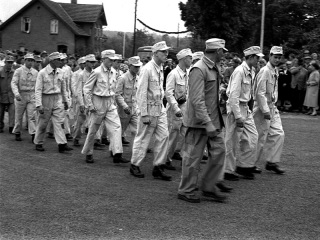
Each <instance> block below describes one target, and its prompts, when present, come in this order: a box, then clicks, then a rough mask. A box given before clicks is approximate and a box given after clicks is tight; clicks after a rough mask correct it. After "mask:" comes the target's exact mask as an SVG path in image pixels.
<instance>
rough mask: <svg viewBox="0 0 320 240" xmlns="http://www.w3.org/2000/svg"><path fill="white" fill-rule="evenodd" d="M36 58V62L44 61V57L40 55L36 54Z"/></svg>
mask: <svg viewBox="0 0 320 240" xmlns="http://www.w3.org/2000/svg"><path fill="white" fill-rule="evenodd" d="M34 60H35V61H36V62H42V58H41V57H40V55H34Z"/></svg>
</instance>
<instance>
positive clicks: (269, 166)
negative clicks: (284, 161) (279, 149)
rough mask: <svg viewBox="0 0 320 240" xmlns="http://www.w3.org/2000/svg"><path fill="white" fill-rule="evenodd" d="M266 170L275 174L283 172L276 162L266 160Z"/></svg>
mask: <svg viewBox="0 0 320 240" xmlns="http://www.w3.org/2000/svg"><path fill="white" fill-rule="evenodd" d="M266 170H268V171H273V172H275V173H277V174H284V173H285V171H284V170H283V169H281V168H280V167H279V166H278V164H276V163H271V162H267V164H266Z"/></svg>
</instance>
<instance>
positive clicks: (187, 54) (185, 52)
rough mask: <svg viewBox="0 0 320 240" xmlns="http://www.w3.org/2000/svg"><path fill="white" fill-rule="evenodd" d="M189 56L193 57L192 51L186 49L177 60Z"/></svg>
mask: <svg viewBox="0 0 320 240" xmlns="http://www.w3.org/2000/svg"><path fill="white" fill-rule="evenodd" d="M187 56H191V57H192V52H191V49H190V48H185V49H182V50H181V51H180V52H178V53H177V59H178V60H180V59H182V58H184V57H187Z"/></svg>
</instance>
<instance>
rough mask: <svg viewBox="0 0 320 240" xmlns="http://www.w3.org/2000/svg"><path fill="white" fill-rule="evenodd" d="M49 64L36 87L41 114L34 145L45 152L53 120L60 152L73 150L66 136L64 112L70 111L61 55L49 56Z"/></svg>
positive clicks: (39, 74)
mask: <svg viewBox="0 0 320 240" xmlns="http://www.w3.org/2000/svg"><path fill="white" fill-rule="evenodd" d="M48 58H49V64H48V65H47V66H46V67H45V68H43V69H42V70H40V72H39V73H38V77H37V81H36V86H35V100H36V108H37V110H38V112H39V120H38V126H37V129H36V135H35V139H34V143H35V144H36V150H38V151H44V148H43V146H42V145H43V142H44V137H45V133H46V128H47V125H48V122H49V120H50V118H51V121H52V124H53V130H54V137H55V139H56V142H57V143H58V147H59V152H60V153H67V152H66V151H70V150H72V148H70V147H69V146H68V145H67V139H66V136H65V134H64V124H63V123H64V118H65V113H64V111H65V110H67V109H68V103H67V101H68V96H67V91H66V79H65V78H64V72H63V71H62V70H61V69H60V68H58V66H60V53H58V52H53V53H51V54H50V55H49V56H48Z"/></svg>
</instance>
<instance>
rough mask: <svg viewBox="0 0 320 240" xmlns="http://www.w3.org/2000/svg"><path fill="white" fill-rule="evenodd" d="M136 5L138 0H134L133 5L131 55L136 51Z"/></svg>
mask: <svg viewBox="0 0 320 240" xmlns="http://www.w3.org/2000/svg"><path fill="white" fill-rule="evenodd" d="M137 5H138V0H136V3H135V7H134V30H133V48H132V56H134V55H135V51H136V25H137Z"/></svg>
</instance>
